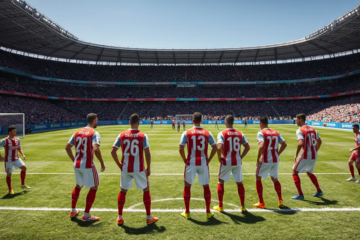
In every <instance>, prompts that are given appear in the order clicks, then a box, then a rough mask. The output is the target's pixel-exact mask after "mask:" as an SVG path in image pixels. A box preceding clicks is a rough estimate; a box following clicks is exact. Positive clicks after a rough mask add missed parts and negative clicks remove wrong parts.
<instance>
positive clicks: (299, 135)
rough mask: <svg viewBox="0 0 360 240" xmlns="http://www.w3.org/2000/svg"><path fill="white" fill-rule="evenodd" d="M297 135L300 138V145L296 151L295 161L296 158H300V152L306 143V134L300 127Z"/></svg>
mask: <svg viewBox="0 0 360 240" xmlns="http://www.w3.org/2000/svg"><path fill="white" fill-rule="evenodd" d="M296 137H297V139H298V146H297V149H296V153H295V158H294V160H295V162H296V160H297V158H298V155H299V152H300V150H301V148H302V147H303V145H304V136H303V134H302V132H301V131H300V129H298V130H297V131H296Z"/></svg>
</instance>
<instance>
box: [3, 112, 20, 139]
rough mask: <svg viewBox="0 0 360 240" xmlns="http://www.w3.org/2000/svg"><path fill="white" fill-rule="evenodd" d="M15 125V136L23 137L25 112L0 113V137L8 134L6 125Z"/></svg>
mask: <svg viewBox="0 0 360 240" xmlns="http://www.w3.org/2000/svg"><path fill="white" fill-rule="evenodd" d="M11 125H13V126H15V127H16V136H17V137H19V138H24V137H25V114H24V113H0V137H1V138H4V137H6V136H8V135H9V133H8V127H9V126H11Z"/></svg>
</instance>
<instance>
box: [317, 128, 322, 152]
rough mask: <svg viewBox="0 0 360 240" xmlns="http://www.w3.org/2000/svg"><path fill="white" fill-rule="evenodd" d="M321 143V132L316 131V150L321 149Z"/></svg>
mask: <svg viewBox="0 0 360 240" xmlns="http://www.w3.org/2000/svg"><path fill="white" fill-rule="evenodd" d="M321 144H322V140H321V138H320V136H319V133H318V132H317V131H316V151H319V149H320V146H321Z"/></svg>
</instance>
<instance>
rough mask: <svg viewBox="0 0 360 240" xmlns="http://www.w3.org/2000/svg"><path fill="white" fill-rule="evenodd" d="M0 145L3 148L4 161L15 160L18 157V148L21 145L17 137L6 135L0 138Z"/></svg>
mask: <svg viewBox="0 0 360 240" xmlns="http://www.w3.org/2000/svg"><path fill="white" fill-rule="evenodd" d="M0 147H4V148H5V161H6V162H15V161H16V160H18V159H19V156H18V148H19V147H21V145H20V140H19V139H18V138H17V137H14V138H10V137H6V138H4V139H2V140H1V142H0Z"/></svg>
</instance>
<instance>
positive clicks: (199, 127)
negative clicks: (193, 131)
mask: <svg viewBox="0 0 360 240" xmlns="http://www.w3.org/2000/svg"><path fill="white" fill-rule="evenodd" d="M194 128H202V127H201V126H194Z"/></svg>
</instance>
